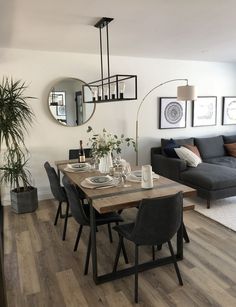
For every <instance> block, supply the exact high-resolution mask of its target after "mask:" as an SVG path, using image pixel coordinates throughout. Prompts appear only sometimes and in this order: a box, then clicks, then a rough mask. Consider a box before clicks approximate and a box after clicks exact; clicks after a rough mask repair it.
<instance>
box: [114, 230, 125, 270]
mask: <svg viewBox="0 0 236 307" xmlns="http://www.w3.org/2000/svg"><path fill="white" fill-rule="evenodd" d="M122 241H123V237H122V236H120V235H119V243H118V247H117V251H116V258H115V262H114V265H113V272H115V271H116V269H117V265H118V261H119V258H120V252H121V247H122Z"/></svg>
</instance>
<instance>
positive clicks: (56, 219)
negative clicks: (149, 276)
mask: <svg viewBox="0 0 236 307" xmlns="http://www.w3.org/2000/svg"><path fill="white" fill-rule="evenodd" d="M61 204H62V202H61V201H60V202H59V205H58V208H57V213H56V217H55V221H54V225H55V226H56V225H57V221H58V217H59V214H60V212H61Z"/></svg>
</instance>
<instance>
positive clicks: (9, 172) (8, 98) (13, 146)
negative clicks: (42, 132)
mask: <svg viewBox="0 0 236 307" xmlns="http://www.w3.org/2000/svg"><path fill="white" fill-rule="evenodd" d="M26 89H27V86H26V85H25V83H24V82H22V81H21V80H17V81H14V80H13V79H8V78H3V80H2V83H1V84H0V151H1V150H2V147H3V145H4V146H5V148H4V149H5V154H4V157H3V165H2V166H1V167H0V170H1V182H4V183H6V184H10V186H11V188H12V190H11V205H12V209H13V211H15V212H17V213H26V212H32V211H34V210H36V208H37V207H38V197H37V189H36V188H34V187H32V186H31V184H30V181H31V174H30V172H29V171H28V170H27V167H26V165H27V161H28V159H27V155H28V150H27V148H26V146H25V142H24V135H25V133H26V132H27V128H28V126H29V125H31V124H32V121H33V118H34V114H33V113H32V111H31V108H30V107H29V106H28V104H27V100H28V99H32V98H33V97H29V96H25V95H24V92H25V90H26Z"/></svg>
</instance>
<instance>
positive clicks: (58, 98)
mask: <svg viewBox="0 0 236 307" xmlns="http://www.w3.org/2000/svg"><path fill="white" fill-rule="evenodd" d="M65 98H66V92H63V91H60V92H54V91H52V92H50V95H49V105H50V106H64V105H65V104H66V99H65Z"/></svg>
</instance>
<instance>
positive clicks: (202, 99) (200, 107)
mask: <svg viewBox="0 0 236 307" xmlns="http://www.w3.org/2000/svg"><path fill="white" fill-rule="evenodd" d="M216 118H217V97H216V96H198V97H197V99H196V100H194V101H193V108H192V126H193V127H203V126H215V125H216Z"/></svg>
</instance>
